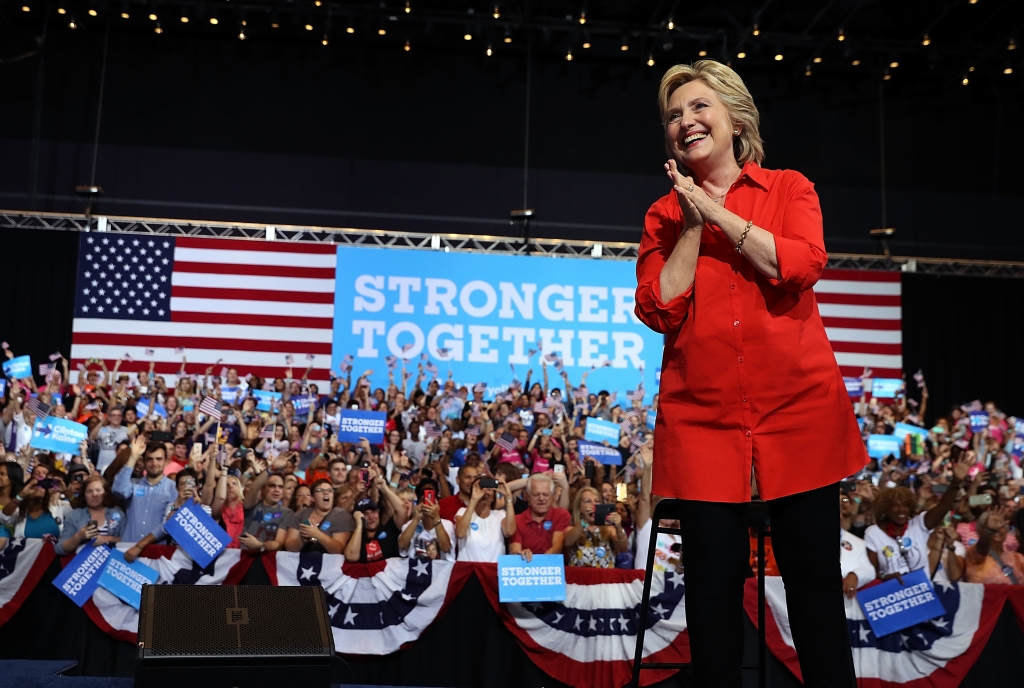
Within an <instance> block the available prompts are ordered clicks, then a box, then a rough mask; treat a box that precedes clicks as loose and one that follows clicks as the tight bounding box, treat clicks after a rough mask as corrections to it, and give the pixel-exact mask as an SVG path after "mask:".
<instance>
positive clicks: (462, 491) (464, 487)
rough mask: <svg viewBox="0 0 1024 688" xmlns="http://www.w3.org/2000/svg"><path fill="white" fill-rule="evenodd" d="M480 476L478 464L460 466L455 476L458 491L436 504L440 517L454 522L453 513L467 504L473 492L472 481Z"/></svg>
mask: <svg viewBox="0 0 1024 688" xmlns="http://www.w3.org/2000/svg"><path fill="white" fill-rule="evenodd" d="M479 477H480V468H479V467H478V466H470V465H465V466H460V467H459V472H458V474H457V475H456V476H455V482H457V483H458V484H459V491H458V492H457V493H456V494H453V495H452V496H451V497H445V498H444V499H442V500H441V501H440V502H438V505H439V506H440V507H441V518H443V519H445V520H447V521H451V522H452V523H454V522H455V514H457V513H458V512H459V509H461V508H462V507H464V506H468V505H469V497H470V495H471V494H472V493H473V483H475V482H476V479H477V478H479Z"/></svg>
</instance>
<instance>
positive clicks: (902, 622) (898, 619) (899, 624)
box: [857, 568, 946, 638]
mask: <svg viewBox="0 0 1024 688" xmlns="http://www.w3.org/2000/svg"><path fill="white" fill-rule="evenodd" d="M857 602H858V603H860V608H861V609H862V610H864V616H865V617H866V618H867V620H868V624H869V625H870V626H871V632H872V633H874V634H875V637H878V638H881V637H883V636H886V635H889V634H890V633H895V632H896V631H902V630H903V629H904V628H909V627H910V626H913V625H915V624H919V623H924V622H926V621H931V620H932V619H935V618H938V617H940V616H943V615H945V613H946V610H945V608H944V607H943V606H942V602H940V601H939V598H938V597H936V595H935V588H934V587H932V583H931V581H930V580H928V574H927V573H926V572H925V570H924V569H923V568H921V569H917V570H916V571H911V572H910V573H905V574H903V582H902V583H900V581H899V579H897V578H893V579H891V580H887V581H886V582H884V583H880V584H878V585H874V586H871V587H870V588H867V589H866V590H862V591H860V592H858V593H857Z"/></svg>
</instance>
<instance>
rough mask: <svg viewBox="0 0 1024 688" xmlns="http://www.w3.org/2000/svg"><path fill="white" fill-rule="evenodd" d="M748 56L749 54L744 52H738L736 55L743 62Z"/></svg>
mask: <svg viewBox="0 0 1024 688" xmlns="http://www.w3.org/2000/svg"><path fill="white" fill-rule="evenodd" d="M746 56H747V54H746V53H745V52H742V51H741V52H738V53H736V57H738V58H740V59H741V60H742V59H743V58H744V57H746Z"/></svg>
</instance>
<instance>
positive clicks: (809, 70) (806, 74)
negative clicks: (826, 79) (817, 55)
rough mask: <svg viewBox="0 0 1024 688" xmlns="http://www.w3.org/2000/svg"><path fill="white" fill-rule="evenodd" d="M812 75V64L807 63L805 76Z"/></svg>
mask: <svg viewBox="0 0 1024 688" xmlns="http://www.w3.org/2000/svg"><path fill="white" fill-rule="evenodd" d="M810 75H811V65H807V66H806V67H804V76H810Z"/></svg>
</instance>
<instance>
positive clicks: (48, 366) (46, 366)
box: [39, 363, 55, 377]
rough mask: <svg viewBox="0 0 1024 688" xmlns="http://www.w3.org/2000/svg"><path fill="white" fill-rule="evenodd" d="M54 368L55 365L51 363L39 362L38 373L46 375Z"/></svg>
mask: <svg viewBox="0 0 1024 688" xmlns="http://www.w3.org/2000/svg"><path fill="white" fill-rule="evenodd" d="M54 370H55V367H54V366H53V364H52V363H40V364H39V374H40V375H41V376H42V377H47V376H48V375H49V374H50V373H52V372H53V371H54Z"/></svg>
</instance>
